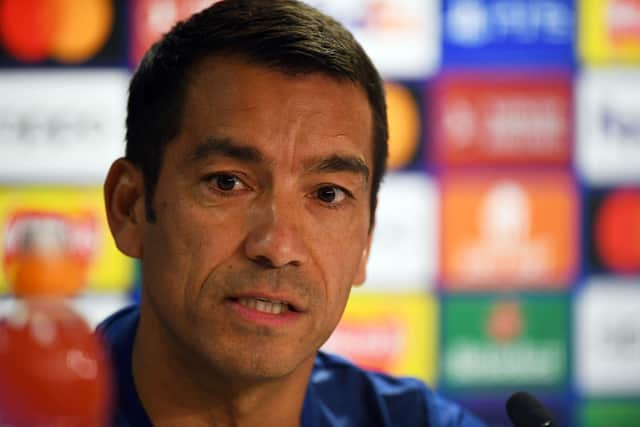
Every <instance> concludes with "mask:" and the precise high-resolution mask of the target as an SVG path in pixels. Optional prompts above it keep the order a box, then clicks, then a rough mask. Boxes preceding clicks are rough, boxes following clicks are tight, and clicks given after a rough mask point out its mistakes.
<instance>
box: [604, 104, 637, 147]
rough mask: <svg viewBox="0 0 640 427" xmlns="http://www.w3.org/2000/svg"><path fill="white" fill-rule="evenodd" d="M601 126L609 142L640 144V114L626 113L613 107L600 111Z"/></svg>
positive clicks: (606, 106) (608, 106) (609, 106)
mask: <svg viewBox="0 0 640 427" xmlns="http://www.w3.org/2000/svg"><path fill="white" fill-rule="evenodd" d="M600 126H601V129H602V134H603V136H604V137H605V138H606V140H607V141H612V140H613V141H616V140H617V141H620V142H621V143H622V144H640V113H638V112H630V111H624V110H621V109H620V108H616V106H613V105H603V106H602V107H601V109H600Z"/></svg>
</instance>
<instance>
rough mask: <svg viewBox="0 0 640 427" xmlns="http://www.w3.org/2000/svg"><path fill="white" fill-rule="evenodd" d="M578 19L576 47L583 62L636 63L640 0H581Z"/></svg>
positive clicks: (639, 49)
mask: <svg viewBox="0 0 640 427" xmlns="http://www.w3.org/2000/svg"><path fill="white" fill-rule="evenodd" d="M579 18H580V22H579V25H578V28H579V37H580V49H579V50H580V53H581V56H582V57H583V58H584V60H585V62H590V63H597V64H601V63H606V62H611V61H616V62H637V60H638V59H639V58H640V1H638V0H602V1H596V0H593V1H584V2H583V4H581V7H580V8H579Z"/></svg>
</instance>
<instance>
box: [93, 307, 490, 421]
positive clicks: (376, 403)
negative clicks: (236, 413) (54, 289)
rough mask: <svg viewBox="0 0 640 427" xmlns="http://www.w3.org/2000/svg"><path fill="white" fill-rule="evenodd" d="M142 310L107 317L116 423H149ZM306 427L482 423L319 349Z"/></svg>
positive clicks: (413, 387) (406, 382)
mask: <svg viewBox="0 0 640 427" xmlns="http://www.w3.org/2000/svg"><path fill="white" fill-rule="evenodd" d="M138 317H139V310H138V308H137V307H136V306H133V307H129V308H125V309H123V310H121V311H119V312H117V313H115V314H113V315H112V316H110V317H109V318H107V319H106V320H105V321H104V322H102V323H101V324H100V325H99V326H98V331H99V332H100V333H102V335H103V336H104V338H105V339H106V341H107V344H108V346H109V347H110V351H111V358H112V361H113V362H114V366H115V370H116V399H115V402H114V412H113V418H112V422H111V425H112V426H117V427H150V426H151V425H152V424H151V422H150V420H149V417H148V416H147V414H146V413H145V411H144V409H143V407H142V404H141V403H140V399H139V397H138V394H137V392H136V389H135V386H134V383H133V376H132V373H131V353H132V349H133V339H134V336H135V331H136V326H137V324H138ZM300 424H301V426H302V427H324V426H331V427H334V426H335V427H341V426H344V427H347V426H350V427H351V426H353V427H355V426H363V427H365V426H366V427H390V426H394V427H401V426H407V427H408V426H421V427H427V426H429V427H445V426H446V427H454V426H455V427H483V426H484V424H483V423H482V422H480V421H479V420H478V419H477V418H475V417H474V416H473V415H471V414H470V413H468V412H466V411H465V410H463V409H462V408H461V407H460V406H458V405H456V404H455V403H453V402H450V401H447V400H445V399H443V398H442V397H440V396H438V395H436V394H435V393H434V392H433V391H431V390H430V389H429V388H427V386H426V385H425V384H424V383H422V382H420V381H418V380H416V379H412V378H395V377H391V376H388V375H384V374H380V373H373V372H369V371H365V370H363V369H360V368H358V367H357V366H355V365H353V364H352V363H350V362H348V361H347V360H345V359H342V358H340V357H337V356H334V355H329V354H326V353H323V352H318V355H317V356H316V360H315V364H314V366H313V371H312V373H311V379H310V381H309V386H308V388H307V392H306V395H305V399H304V406H303V410H302V417H301V420H300Z"/></svg>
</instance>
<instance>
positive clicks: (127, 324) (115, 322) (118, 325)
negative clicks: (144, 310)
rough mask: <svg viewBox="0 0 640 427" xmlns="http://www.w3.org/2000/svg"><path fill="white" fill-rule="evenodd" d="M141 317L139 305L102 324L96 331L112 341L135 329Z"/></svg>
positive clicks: (114, 315)
mask: <svg viewBox="0 0 640 427" xmlns="http://www.w3.org/2000/svg"><path fill="white" fill-rule="evenodd" d="M139 315H140V309H139V307H138V306H137V305H132V306H129V307H125V308H123V309H121V310H118V311H116V312H115V313H113V314H112V315H110V316H109V317H107V318H106V319H104V320H103V321H102V322H100V324H99V325H98V326H97V327H96V330H97V331H98V332H99V333H100V334H102V335H104V336H105V337H106V338H107V340H109V341H111V339H112V338H115V337H116V336H117V335H120V334H122V333H123V332H130V331H131V330H133V329H135V325H136V324H137V322H138V317H139Z"/></svg>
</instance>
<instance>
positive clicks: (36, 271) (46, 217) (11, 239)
mask: <svg viewBox="0 0 640 427" xmlns="http://www.w3.org/2000/svg"><path fill="white" fill-rule="evenodd" d="M98 237H99V236H98V233H97V224H96V218H95V217H94V215H93V214H92V213H91V212H78V215H77V216H63V215H60V214H58V213H55V212H46V211H31V212H29V211H26V212H24V211H17V212H14V213H12V214H11V215H10V216H9V218H8V221H7V227H6V230H5V241H4V267H5V271H6V274H7V278H8V281H9V283H10V284H11V288H12V290H13V292H14V293H16V294H17V295H20V296H33V295H38V294H47V295H67V294H74V293H77V292H79V291H80V289H81V288H82V287H83V286H84V284H85V283H86V275H87V270H88V267H89V263H90V261H91V259H92V258H93V255H94V254H95V251H96V249H97V247H98V242H97V240H98Z"/></svg>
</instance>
